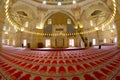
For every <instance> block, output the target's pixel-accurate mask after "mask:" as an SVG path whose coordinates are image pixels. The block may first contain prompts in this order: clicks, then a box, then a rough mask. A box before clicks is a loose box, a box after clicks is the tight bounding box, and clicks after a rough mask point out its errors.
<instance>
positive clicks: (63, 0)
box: [33, 0, 85, 5]
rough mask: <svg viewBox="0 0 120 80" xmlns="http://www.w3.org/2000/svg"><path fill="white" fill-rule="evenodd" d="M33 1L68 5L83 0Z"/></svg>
mask: <svg viewBox="0 0 120 80" xmlns="http://www.w3.org/2000/svg"><path fill="white" fill-rule="evenodd" d="M33 1H35V2H39V3H43V4H48V5H58V3H59V2H60V3H61V5H69V4H75V3H79V2H82V1H85V0H33Z"/></svg>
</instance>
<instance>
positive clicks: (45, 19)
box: [42, 10, 77, 25]
mask: <svg viewBox="0 0 120 80" xmlns="http://www.w3.org/2000/svg"><path fill="white" fill-rule="evenodd" d="M58 12H60V13H63V14H65V15H67V16H68V17H70V19H71V20H72V21H73V23H74V24H75V25H76V22H77V20H76V19H75V18H74V16H73V15H72V14H71V13H70V12H68V11H65V10H55V11H50V12H48V13H47V15H46V16H45V17H44V18H43V19H44V20H42V23H43V25H44V24H45V22H46V21H47V19H48V18H49V17H50V16H52V15H54V14H55V13H58Z"/></svg>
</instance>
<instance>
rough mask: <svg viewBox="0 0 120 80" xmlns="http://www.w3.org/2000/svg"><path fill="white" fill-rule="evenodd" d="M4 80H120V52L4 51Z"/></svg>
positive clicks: (0, 74) (0, 65)
mask: <svg viewBox="0 0 120 80" xmlns="http://www.w3.org/2000/svg"><path fill="white" fill-rule="evenodd" d="M0 80H120V49H118V48H117V47H114V46H106V47H104V48H102V49H96V48H90V49H86V50H78V49H77V50H65V49H64V50H63V51H62V50H59V51H57V50H53V51H52V50H50V51H48V50H46V51H45V50H40V51H35V50H29V49H24V48H14V47H10V46H4V48H3V49H2V50H0Z"/></svg>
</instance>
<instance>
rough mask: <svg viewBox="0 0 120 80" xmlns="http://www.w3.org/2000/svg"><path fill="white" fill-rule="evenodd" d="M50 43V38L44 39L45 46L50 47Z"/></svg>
mask: <svg viewBox="0 0 120 80" xmlns="http://www.w3.org/2000/svg"><path fill="white" fill-rule="evenodd" d="M50 45H51V41H50V39H46V40H45V47H50Z"/></svg>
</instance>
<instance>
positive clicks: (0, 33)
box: [0, 22, 3, 49]
mask: <svg viewBox="0 0 120 80" xmlns="http://www.w3.org/2000/svg"><path fill="white" fill-rule="evenodd" d="M2 27H3V23H2V22H0V49H1V48H2Z"/></svg>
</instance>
